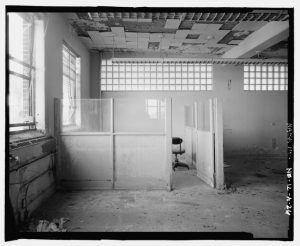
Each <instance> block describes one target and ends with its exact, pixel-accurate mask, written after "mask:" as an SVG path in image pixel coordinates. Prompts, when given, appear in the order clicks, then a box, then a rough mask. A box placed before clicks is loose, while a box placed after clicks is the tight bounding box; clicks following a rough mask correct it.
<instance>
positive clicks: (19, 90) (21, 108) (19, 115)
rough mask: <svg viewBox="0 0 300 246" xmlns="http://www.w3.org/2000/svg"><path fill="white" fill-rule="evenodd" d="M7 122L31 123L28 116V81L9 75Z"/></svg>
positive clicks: (30, 118)
mask: <svg viewBox="0 0 300 246" xmlns="http://www.w3.org/2000/svg"><path fill="white" fill-rule="evenodd" d="M9 83H10V85H9V114H10V115H9V122H10V124H13V123H24V122H26V121H29V122H32V121H33V118H32V117H29V116H30V104H29V102H30V99H29V92H30V89H29V81H27V80H24V79H22V78H20V77H18V76H15V75H12V74H10V75H9Z"/></svg>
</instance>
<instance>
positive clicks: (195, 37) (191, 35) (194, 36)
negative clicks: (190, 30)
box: [186, 34, 200, 39]
mask: <svg viewBox="0 0 300 246" xmlns="http://www.w3.org/2000/svg"><path fill="white" fill-rule="evenodd" d="M199 37H200V34H188V35H187V36H186V39H198V38H199Z"/></svg>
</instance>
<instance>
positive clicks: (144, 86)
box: [100, 60, 213, 91]
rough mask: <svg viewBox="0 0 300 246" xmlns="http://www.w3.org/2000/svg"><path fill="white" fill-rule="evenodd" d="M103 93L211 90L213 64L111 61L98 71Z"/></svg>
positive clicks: (107, 61)
mask: <svg viewBox="0 0 300 246" xmlns="http://www.w3.org/2000/svg"><path fill="white" fill-rule="evenodd" d="M100 74H101V75H100V83H101V90H102V91H211V90H212V89H213V82H212V80H213V76H212V65H211V64H202V63H195V62H193V63H192V62H156V63H154V62H119V63H117V62H112V61H111V60H103V61H102V63H101V68H100Z"/></svg>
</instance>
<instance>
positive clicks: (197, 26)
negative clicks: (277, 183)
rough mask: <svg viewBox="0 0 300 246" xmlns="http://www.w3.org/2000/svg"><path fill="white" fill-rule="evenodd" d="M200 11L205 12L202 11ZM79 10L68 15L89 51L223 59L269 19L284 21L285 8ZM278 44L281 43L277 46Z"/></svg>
mask: <svg viewBox="0 0 300 246" xmlns="http://www.w3.org/2000/svg"><path fill="white" fill-rule="evenodd" d="M201 11H202V12H201ZM201 11H197V9H195V12H176V11H174V12H157V11H156V12H151V11H148V12H139V11H127V12H126V11H123V12H122V11H118V12H86V13H84V12H80V13H66V14H65V15H66V18H67V19H68V20H69V22H70V24H71V25H72V27H73V28H74V29H75V31H76V32H77V34H78V36H79V37H80V38H81V40H82V41H83V43H84V44H85V45H86V46H87V47H89V48H90V49H99V50H102V51H109V50H112V49H114V50H118V51H123V52H133V51H136V52H139V51H148V52H160V51H163V52H168V53H170V54H190V55H193V56H195V55H205V57H212V58H213V57H221V56H222V55H223V54H224V53H225V52H227V51H229V50H230V49H232V48H233V47H236V46H239V45H240V43H241V42H242V41H243V40H245V39H247V38H248V36H249V35H251V34H252V33H253V32H256V31H257V30H259V29H260V28H262V27H263V26H265V25H266V24H267V23H269V22H281V21H286V20H288V18H289V15H288V13H287V11H286V10H278V9H270V10H253V11H252V10H250V11H246V10H243V11H242V12H221V11H220V12H203V9H201ZM274 47H275V48H272V49H269V50H268V53H267V55H266V56H268V57H271V56H272V54H273V55H274V56H276V55H277V56H278V57H280V58H282V57H284V54H286V56H287V46H284V47H282V46H280V50H279V48H276V47H277V46H274ZM278 47H279V46H278Z"/></svg>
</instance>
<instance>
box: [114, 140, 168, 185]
mask: <svg viewBox="0 0 300 246" xmlns="http://www.w3.org/2000/svg"><path fill="white" fill-rule="evenodd" d="M164 140H165V136H163V135H162V136H138V135H137V136H126V135H125V136H124V135H123V136H122V135H120V136H118V135H116V136H115V171H116V173H115V188H119V189H166V188H167V181H166V179H165V159H166V147H165V142H164Z"/></svg>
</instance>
